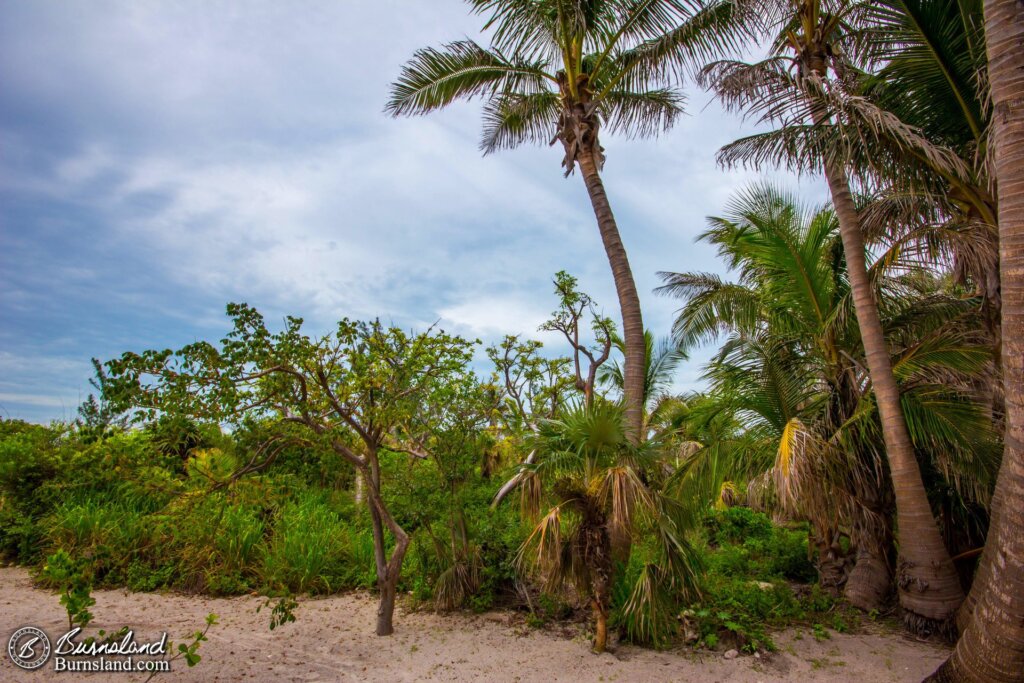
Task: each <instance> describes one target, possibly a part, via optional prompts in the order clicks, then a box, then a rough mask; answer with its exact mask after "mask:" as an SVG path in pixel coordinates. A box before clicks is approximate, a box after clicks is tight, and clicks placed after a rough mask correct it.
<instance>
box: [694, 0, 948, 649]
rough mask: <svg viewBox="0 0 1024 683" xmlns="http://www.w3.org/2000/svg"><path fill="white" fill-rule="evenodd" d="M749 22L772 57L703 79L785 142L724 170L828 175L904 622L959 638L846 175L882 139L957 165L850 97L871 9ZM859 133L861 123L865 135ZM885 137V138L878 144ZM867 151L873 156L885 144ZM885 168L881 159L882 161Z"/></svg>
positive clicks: (760, 145)
mask: <svg viewBox="0 0 1024 683" xmlns="http://www.w3.org/2000/svg"><path fill="white" fill-rule="evenodd" d="M746 4H747V5H750V6H754V7H756V8H757V10H758V11H757V12H752V13H750V14H749V15H746V16H750V17H755V19H752V21H756V22H757V23H758V24H759V25H760V26H761V27H762V28H763V29H764V31H765V33H767V34H769V35H772V36H773V38H774V40H773V42H772V49H771V54H770V56H769V57H768V58H767V59H766V60H763V61H762V62H760V63H757V64H753V65H752V64H746V63H742V62H718V63H716V64H712V65H710V66H709V67H708V68H707V69H706V70H705V72H704V79H705V82H707V83H709V84H711V85H713V86H714V88H715V89H716V91H717V92H718V94H719V96H720V97H721V98H722V99H723V101H724V102H725V104H726V105H727V106H728V107H731V108H734V109H739V110H745V111H747V112H748V113H758V114H760V115H761V117H762V120H767V121H772V122H774V123H781V124H782V125H781V128H780V130H781V131H782V133H781V134H776V135H768V136H754V137H753V138H751V139H748V140H747V141H744V142H741V143H740V144H737V145H734V146H732V147H731V148H730V149H729V150H728V151H727V152H723V154H724V156H723V160H724V161H727V162H728V161H730V160H737V159H746V160H749V161H753V162H755V163H756V162H758V161H765V160H769V159H775V160H778V159H786V158H789V159H793V160H799V163H801V164H803V163H807V164H808V165H806V166H803V170H808V169H819V170H821V171H822V172H823V174H824V176H825V180H826V182H827V184H828V188H829V192H830V194H831V198H832V205H833V207H834V211H835V213H836V218H837V221H838V224H839V232H840V236H841V238H842V244H843V254H844V257H845V261H846V274H847V277H848V279H849V282H850V291H851V298H852V300H853V303H854V306H853V308H854V312H855V314H856V319H857V323H858V328H859V332H860V337H861V340H862V343H863V347H864V349H865V359H866V364H867V368H868V371H869V374H870V379H871V390H872V392H873V394H874V397H875V403H876V405H877V409H878V413H879V417H880V422H881V426H882V433H883V437H884V443H885V452H886V456H887V460H888V465H889V471H890V475H891V478H892V483H893V489H894V494H895V498H896V508H897V526H898V529H899V533H900V544H899V554H900V559H899V562H898V564H897V570H898V581H897V584H898V586H899V591H898V592H899V598H900V605H901V606H902V608H903V613H904V618H905V620H906V622H907V624H908V625H909V626H910V627H911V628H913V629H915V630H918V631H926V632H930V631H934V630H940V631H943V632H946V633H949V632H951V630H952V629H953V628H954V626H953V618H954V615H955V613H956V610H957V608H958V607H959V606H960V603H961V602H962V601H963V598H964V593H963V588H962V587H961V585H960V580H959V577H958V575H957V572H956V570H955V568H954V566H953V562H952V560H951V559H950V555H949V552H948V551H947V549H946V547H945V546H944V544H943V541H942V537H941V536H940V534H939V530H938V528H937V526H936V523H935V518H934V516H933V514H932V510H931V507H930V505H929V501H928V495H927V491H926V489H925V486H924V482H923V479H922V476H921V469H920V466H919V464H918V461H917V458H916V456H915V453H914V445H913V442H912V439H911V435H910V433H909V431H908V429H907V423H906V421H905V419H904V416H903V411H902V406H901V399H900V391H899V385H898V384H897V381H896V376H895V374H894V372H893V366H892V359H891V357H890V349H889V345H888V343H887V341H886V337H885V332H884V329H883V327H882V321H881V317H880V315H879V310H878V307H879V302H878V300H877V298H876V296H875V291H874V288H873V286H872V283H871V278H870V275H869V271H868V262H867V254H866V249H865V244H864V234H863V227H862V223H861V216H860V212H859V210H858V207H857V204H856V203H855V201H854V196H853V192H852V189H851V180H850V175H849V172H848V168H847V166H846V162H847V161H848V158H847V152H848V150H851V149H854V148H856V147H858V145H857V144H851V142H853V143H857V142H859V141H860V140H861V139H862V138H865V137H867V138H870V137H871V136H872V135H874V134H875V132H877V131H878V130H880V129H883V128H884V129H885V131H886V133H887V136H889V137H895V136H898V137H899V139H900V140H901V141H903V142H905V143H906V144H907V145H908V146H911V147H913V148H914V149H917V150H919V151H921V152H922V153H926V154H930V155H933V156H934V157H935V158H941V159H942V160H943V162H947V161H948V162H949V163H954V162H955V161H956V160H955V159H949V158H948V157H949V156H950V155H948V154H943V152H942V150H936V149H934V148H933V147H932V146H930V145H928V143H927V140H925V139H924V138H923V136H921V135H920V134H919V133H918V132H916V131H914V130H913V129H912V128H911V127H909V126H906V125H902V124H901V123H900V122H899V121H898V120H897V119H896V118H895V117H893V116H889V117H885V116H879V115H878V111H877V110H876V109H870V110H866V109H865V108H864V107H862V106H861V105H862V104H863V101H862V100H860V99H857V98H851V97H847V96H846V95H847V93H848V92H849V91H850V90H851V89H852V88H850V87H849V82H850V80H851V79H852V77H853V76H855V75H856V74H857V71H858V67H859V66H867V65H868V64H870V54H865V52H864V50H863V47H864V44H865V43H866V42H867V41H863V40H859V38H860V37H861V28H862V27H861V25H860V24H861V23H862V22H863V19H864V16H865V10H864V6H863V5H862V4H861V3H859V2H853V1H850V0H794V1H793V2H790V1H783V0H749V2H747V3H746ZM861 124H863V125H861ZM822 131H826V132H830V133H834V134H838V135H845V136H847V139H846V141H845V142H846V144H838V145H833V146H831V147H825V146H822V145H821V144H820V140H818V142H819V144H813V142H809V140H811V139H812V138H814V137H816V136H817V137H819V138H820V135H818V134H819V133H821V132H822ZM876 137H880V136H876ZM872 148H874V149H877V148H879V145H874V146H873V147H872ZM879 161H880V160H879Z"/></svg>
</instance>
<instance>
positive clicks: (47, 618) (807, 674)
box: [0, 567, 948, 683]
mask: <svg viewBox="0 0 1024 683" xmlns="http://www.w3.org/2000/svg"><path fill="white" fill-rule="evenodd" d="M94 597H95V598H96V605H95V607H94V608H93V610H92V611H93V614H94V615H95V620H94V622H93V625H92V627H91V628H96V629H99V628H103V629H106V630H108V631H111V630H116V629H117V628H119V627H121V626H124V625H127V626H130V627H132V628H134V629H135V631H136V633H137V634H138V636H139V639H140V640H142V636H144V635H150V636H152V635H153V634H158V633H159V632H161V631H164V630H166V631H168V632H169V636H170V638H171V639H178V638H180V637H181V636H182V635H184V634H186V633H188V632H189V631H192V630H195V629H196V628H198V627H201V626H202V623H203V618H204V617H205V615H206V614H207V613H209V612H215V613H216V614H218V615H219V616H220V623H219V625H217V626H214V627H213V628H212V629H211V630H210V633H209V637H210V640H209V642H207V643H205V644H203V646H202V648H201V649H200V654H202V655H203V660H202V661H201V662H200V663H199V664H198V665H197V666H196V667H194V668H192V669H189V668H188V667H187V666H186V665H185V663H184V662H183V661H180V660H179V661H176V662H174V663H173V664H172V667H173V668H172V671H171V672H170V673H167V674H161V675H158V676H157V677H156V678H155V679H154V681H161V680H163V681H172V680H173V681H197V682H200V681H202V682H210V681H224V682H227V681H273V682H275V683H285V682H290V681H364V680H365V681H421V680H422V681H427V680H435V681H477V680H479V681H621V682H623V683H635V682H639V681H687V682H689V683H704V682H706V683H719V682H725V681H737V682H741V683H756V682H758V681H763V682H764V683H769V682H770V681H822V682H824V681H856V682H857V683H869V682H872V681H920V680H921V678H922V677H923V676H925V675H926V674H928V673H930V672H932V671H934V669H935V667H936V666H938V664H939V663H940V662H941V661H942V660H943V659H944V658H945V657H946V655H947V653H948V650H946V649H944V648H942V647H940V646H937V645H934V644H931V643H921V642H916V641H914V640H911V639H909V638H907V637H904V636H902V635H899V634H891V633H882V632H878V633H868V634H858V635H845V634H835V633H833V634H832V637H831V638H830V639H828V640H823V641H821V642H818V641H817V640H815V639H814V638H813V637H812V636H811V634H810V633H808V632H806V631H803V632H800V631H793V632H787V633H783V634H779V635H778V636H777V638H776V641H777V644H778V645H779V651H778V652H777V653H774V654H772V655H768V656H766V657H764V658H761V659H757V658H755V657H753V656H741V657H739V658H737V659H733V660H727V659H725V658H724V657H723V656H722V654H721V653H693V652H687V651H672V652H654V651H650V650H644V649H641V648H635V647H629V646H621V647H619V648H617V649H616V651H615V653H614V654H611V653H606V654H604V655H600V656H596V655H593V654H591V653H590V652H589V650H588V646H587V643H586V642H585V640H584V639H583V638H581V637H576V638H575V639H574V638H572V637H571V635H567V634H566V633H564V632H561V631H558V630H556V631H546V630H536V629H531V628H529V627H527V626H526V625H525V624H524V623H523V619H522V616H521V615H518V614H513V613H504V612H495V613H489V614H483V615H462V614H458V615H449V616H440V615H437V614H432V613H429V612H412V613H409V612H406V611H405V610H402V609H401V608H399V611H398V613H397V614H396V615H395V627H396V632H395V634H394V635H393V636H391V637H389V638H378V637H376V636H374V635H373V624H374V616H375V609H376V603H375V601H374V600H373V598H372V596H369V595H366V594H348V595H338V596H333V597H329V598H324V599H307V600H302V601H300V606H299V608H298V610H297V611H296V615H297V617H298V621H297V622H295V623H292V624H286V625H284V626H282V627H280V628H278V629H277V630H275V631H273V632H271V631H270V630H269V629H268V619H269V615H268V614H267V611H266V610H264V611H263V612H261V613H260V614H257V613H256V607H257V606H259V605H260V604H261V603H262V601H261V600H260V599H258V598H255V597H241V598H231V599H222V598H206V597H196V596H182V595H175V594H159V593H128V592H125V591H97V592H96V593H95V596H94ZM25 625H33V626H38V627H41V628H43V629H44V630H45V631H46V632H47V634H49V636H50V639H51V641H55V640H56V638H58V637H59V636H60V635H62V634H63V633H64V632H65V630H66V617H65V615H64V611H63V608H62V607H61V606H60V604H59V603H58V600H57V596H56V595H53V594H51V593H48V592H46V591H43V590H39V589H37V588H34V587H33V586H32V582H31V580H30V578H29V575H28V572H26V571H25V570H24V569H20V568H11V567H8V568H0V646H2V648H3V650H2V654H0V680H2V681H29V682H42V681H65V682H70V681H75V680H82V679H85V680H88V681H120V682H122V683H128V682H131V681H141V680H144V678H145V676H143V675H139V674H129V673H120V672H118V673H97V674H89V675H85V674H81V673H75V672H60V673H58V672H55V671H54V670H53V667H54V662H53V658H52V657H51V659H50V661H48V662H47V663H46V665H45V666H44V667H43V668H41V669H39V670H37V671H33V672H26V671H22V670H21V669H18V668H16V667H15V666H14V664H13V663H12V662H11V660H10V658H9V657H8V656H7V643H8V639H9V638H10V636H11V634H12V633H13V632H14V631H15V629H17V628H19V627H21V626H25Z"/></svg>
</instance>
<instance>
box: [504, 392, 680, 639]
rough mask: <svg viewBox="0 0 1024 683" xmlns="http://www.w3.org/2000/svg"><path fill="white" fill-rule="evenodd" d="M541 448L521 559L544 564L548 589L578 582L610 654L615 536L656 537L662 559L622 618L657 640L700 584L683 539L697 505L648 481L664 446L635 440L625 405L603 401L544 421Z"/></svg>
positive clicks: (526, 503)
mask: <svg viewBox="0 0 1024 683" xmlns="http://www.w3.org/2000/svg"><path fill="white" fill-rule="evenodd" d="M534 446H535V448H536V452H537V454H538V458H537V461H536V463H534V464H531V465H526V466H524V473H525V475H526V476H525V478H524V482H523V485H522V486H521V491H522V501H523V509H524V513H525V514H526V515H527V516H528V517H530V518H533V519H539V522H538V523H537V524H536V526H535V528H534V530H533V532H532V534H531V535H530V536H529V538H528V539H527V540H526V542H525V543H524V544H523V546H522V549H521V550H520V554H519V561H520V563H522V564H525V565H528V566H531V567H534V568H536V569H538V570H539V571H540V572H541V574H542V576H543V577H544V579H545V582H546V585H547V588H548V589H550V590H554V589H559V588H562V587H564V586H567V585H571V586H572V587H574V588H575V589H576V591H577V593H578V594H579V595H581V596H584V597H586V598H587V599H588V601H589V602H590V606H591V608H592V610H593V613H594V627H595V628H594V650H595V651H596V652H603V651H604V649H605V647H606V645H607V636H608V612H609V607H610V600H611V588H612V585H613V583H614V581H615V576H614V569H615V563H614V562H613V557H614V556H615V547H614V546H615V542H616V539H629V538H632V537H633V536H634V535H637V534H640V533H645V534H649V535H650V536H653V537H654V538H655V539H656V541H657V553H656V560H655V561H654V562H652V563H649V564H647V565H646V566H645V567H644V569H643V571H642V572H641V575H640V578H639V580H638V581H637V584H636V586H635V587H634V589H633V592H632V595H631V597H630V599H629V601H628V603H627V604H626V606H625V612H626V614H625V617H626V622H627V624H629V628H630V630H631V631H632V633H633V635H634V636H637V637H639V638H642V639H646V640H658V639H660V636H661V635H662V634H663V633H664V630H665V629H666V628H667V626H668V622H669V619H670V615H671V614H672V612H671V611H670V609H669V605H670V604H673V601H674V600H678V599H679V598H680V597H685V596H687V595H689V594H692V593H693V591H695V590H696V589H695V585H696V564H695V563H696V561H697V560H696V556H695V555H694V554H693V551H692V550H691V548H690V546H689V544H688V543H687V542H686V540H685V533H686V532H687V531H688V530H689V529H690V528H691V527H692V525H693V523H694V521H695V515H694V514H693V511H692V510H690V509H688V508H686V507H685V506H683V505H681V504H680V503H679V502H677V500H676V499H674V498H672V497H670V496H667V495H665V494H664V493H663V492H662V491H660V490H659V489H658V488H657V487H656V486H654V485H653V484H652V483H651V482H652V481H656V480H657V470H658V469H659V468H658V467H657V465H658V462H659V453H660V449H659V447H658V444H657V443H656V442H653V441H648V442H645V443H644V444H642V445H640V446H634V445H632V444H631V443H630V442H629V441H628V440H627V439H626V437H625V433H624V429H623V418H622V412H621V409H620V408H618V407H617V406H614V405H612V404H609V403H607V402H605V401H597V402H595V403H594V404H592V405H590V406H586V405H584V406H581V407H579V408H578V409H576V410H574V411H570V412H567V413H566V414H564V415H563V416H562V417H561V418H560V419H558V420H548V421H545V422H542V423H541V425H540V428H539V430H538V433H537V435H536V438H535V440H534ZM542 510H546V511H545V512H543V514H541V511H542ZM627 559H628V558H627Z"/></svg>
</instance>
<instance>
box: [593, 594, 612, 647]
mask: <svg viewBox="0 0 1024 683" xmlns="http://www.w3.org/2000/svg"><path fill="white" fill-rule="evenodd" d="M590 606H591V607H592V608H593V610H594V652H596V653H597V654H601V653H602V652H604V651H605V649H606V648H607V647H608V610H607V609H606V608H605V607H604V605H602V604H601V600H600V599H598V598H593V599H592V600H591V601H590Z"/></svg>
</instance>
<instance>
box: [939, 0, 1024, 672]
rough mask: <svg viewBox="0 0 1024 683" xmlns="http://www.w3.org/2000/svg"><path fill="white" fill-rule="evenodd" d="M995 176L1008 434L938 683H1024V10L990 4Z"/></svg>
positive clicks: (1002, 0) (1009, 3)
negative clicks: (966, 607)
mask: <svg viewBox="0 0 1024 683" xmlns="http://www.w3.org/2000/svg"><path fill="white" fill-rule="evenodd" d="M985 43H986V47H987V51H988V60H989V62H988V81H989V84H990V87H991V98H992V110H993V112H994V116H993V126H992V141H993V145H994V147H995V149H994V171H995V178H996V182H997V183H998V188H999V216H998V219H999V270H1000V282H1001V289H1002V297H1003V319H1002V325H1003V347H1002V361H1003V364H1002V371H1003V386H1004V388H1005V391H1006V433H1005V448H1004V451H1003V462H1002V465H1001V466H1000V469H999V477H998V479H997V480H996V490H995V494H994V495H993V501H992V508H993V510H992V525H991V527H990V529H989V538H988V541H987V542H986V544H985V554H984V557H983V558H982V566H983V567H985V566H987V567H988V569H987V572H988V576H987V577H979V579H982V578H984V584H983V585H982V586H980V587H979V588H980V590H981V593H980V595H979V596H978V600H977V605H976V606H975V608H974V615H973V618H972V619H971V620H970V624H969V625H968V626H967V628H966V630H965V631H964V632H963V636H962V637H961V638H960V641H959V642H958V643H957V646H956V650H954V652H953V655H952V656H951V657H950V658H949V660H948V661H947V662H946V663H945V664H944V665H943V666H942V667H940V668H939V670H938V671H936V673H935V675H934V676H933V679H934V680H938V681H996V682H1002V681H1021V680H1024V673H1022V672H1024V533H1022V531H1024V107H1022V106H1021V103H1022V102H1024V71H1022V69H1021V64H1024V6H1022V5H1021V3H1020V2H1014V0H986V1H985Z"/></svg>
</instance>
